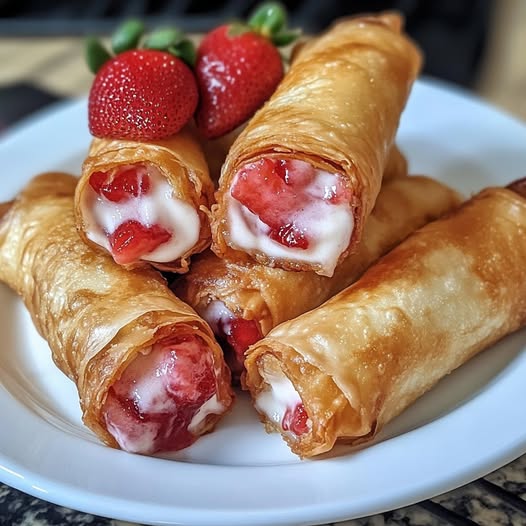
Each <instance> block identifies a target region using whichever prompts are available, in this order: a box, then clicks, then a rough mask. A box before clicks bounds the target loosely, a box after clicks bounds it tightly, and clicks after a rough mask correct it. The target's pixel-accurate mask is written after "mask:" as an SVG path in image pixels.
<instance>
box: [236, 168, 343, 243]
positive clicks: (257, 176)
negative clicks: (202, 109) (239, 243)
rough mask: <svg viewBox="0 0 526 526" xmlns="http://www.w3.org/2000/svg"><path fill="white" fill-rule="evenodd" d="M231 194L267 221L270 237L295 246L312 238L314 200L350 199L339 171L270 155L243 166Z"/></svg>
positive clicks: (317, 201) (339, 201)
mask: <svg viewBox="0 0 526 526" xmlns="http://www.w3.org/2000/svg"><path fill="white" fill-rule="evenodd" d="M327 175H328V176H329V177H327ZM231 195H232V197H233V198H234V199H236V200H237V201H238V202H239V203H241V204H242V205H243V206H245V207H246V208H247V209H248V210H249V211H250V212H252V213H253V214H255V215H256V216H257V217H258V218H259V219H260V220H261V221H262V222H263V223H264V224H265V225H267V227H268V231H267V233H266V235H267V236H268V237H269V238H270V239H272V240H273V241H276V242H277V243H279V244H281V245H283V246H285V247H288V248H292V249H299V250H307V249H308V248H309V247H310V245H311V244H312V243H313V241H315V239H313V237H315V234H314V232H312V229H310V224H309V223H311V217H309V216H310V214H309V212H310V211H311V210H312V209H313V208H314V209H315V208H316V204H317V203H319V202H324V203H326V204H330V205H337V204H343V203H348V202H349V200H350V191H349V190H348V188H347V187H346V186H345V182H344V179H343V178H342V177H341V176H340V175H338V174H328V173H327V172H323V171H321V170H317V169H316V168H314V167H313V166H311V165H310V164H309V163H306V162H304V161H298V160H281V159H273V158H263V159H260V160H258V161H255V162H253V163H249V164H246V165H245V166H243V168H241V170H239V172H238V173H237V174H236V177H235V180H234V184H233V186H232V190H231ZM320 219H322V218H321V217H320Z"/></svg>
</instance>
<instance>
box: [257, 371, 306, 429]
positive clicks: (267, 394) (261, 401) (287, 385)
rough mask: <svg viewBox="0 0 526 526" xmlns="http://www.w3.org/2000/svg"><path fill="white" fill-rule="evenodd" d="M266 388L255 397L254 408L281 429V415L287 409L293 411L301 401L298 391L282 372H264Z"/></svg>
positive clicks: (282, 415)
mask: <svg viewBox="0 0 526 526" xmlns="http://www.w3.org/2000/svg"><path fill="white" fill-rule="evenodd" d="M265 381H266V383H267V385H268V389H266V390H265V391H261V392H260V393H259V394H258V395H257V397H256V399H255V404H254V405H255V407H256V409H257V410H258V411H259V412H260V413H262V414H264V415H266V417H267V418H268V419H269V420H270V421H271V422H272V423H274V424H276V426H278V427H279V429H281V430H282V429H283V417H284V416H285V413H286V412H287V410H290V411H293V410H294V409H295V407H296V406H297V405H298V404H301V403H302V400H301V398H300V395H299V394H298V391H296V389H295V388H294V385H293V384H292V382H291V381H290V380H289V379H288V378H287V376H285V375H284V374H280V375H274V374H265Z"/></svg>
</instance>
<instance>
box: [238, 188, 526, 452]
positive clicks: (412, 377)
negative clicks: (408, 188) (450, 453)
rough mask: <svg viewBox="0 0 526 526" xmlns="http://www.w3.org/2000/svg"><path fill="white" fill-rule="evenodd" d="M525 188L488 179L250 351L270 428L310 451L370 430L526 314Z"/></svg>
mask: <svg viewBox="0 0 526 526" xmlns="http://www.w3.org/2000/svg"><path fill="white" fill-rule="evenodd" d="M525 232H526V200H525V198H524V197H522V196H520V195H518V194H517V193H516V192H514V191H512V190H510V189H506V188H489V189H486V190H484V191H482V192H480V193H479V194H478V195H476V196H475V197H473V198H472V199H470V200H469V201H468V202H466V203H465V204H464V205H462V206H461V207H460V208H459V209H457V210H456V211H454V212H452V213H450V214H448V215H446V216H445V217H443V218H441V219H438V220H437V221H434V222H432V223H429V224H428V225H426V226H424V227H422V228H421V229H419V230H417V231H416V232H415V233H414V234H412V235H410V236H409V237H408V238H407V239H406V240H405V241H403V242H402V243H401V244H400V245H398V246H397V247H396V248H394V249H393V250H392V251H391V252H389V253H388V254H387V255H386V256H384V257H383V258H381V259H380V260H379V261H378V262H377V263H376V264H375V265H373V266H372V267H370V268H369V270H367V272H365V274H364V275H363V276H362V277H361V278H360V279H359V280H358V281H357V282H355V283H354V284H353V285H351V286H350V287H349V288H347V289H345V290H344V291H342V292H340V293H339V294H338V295H336V296H334V297H333V298H332V299H330V300H329V301H327V302H326V303H325V304H323V305H322V306H320V307H318V308H317V309H314V310H312V311H310V312H308V313H306V314H304V315H302V316H300V317H298V318H296V319H295V320H291V321H288V322H285V323H283V324H281V325H279V326H278V327H276V328H275V329H273V330H272V331H271V332H270V333H269V334H268V335H267V337H266V338H265V339H263V340H261V341H260V342H258V343H257V344H256V345H254V346H253V347H251V348H250V349H249V351H248V356H247V359H246V361H245V366H246V370H247V373H246V378H245V381H246V385H247V387H248V389H249V390H250V392H251V394H252V396H253V399H254V403H255V407H256V409H257V410H258V411H259V412H260V415H261V417H262V419H263V421H264V423H265V425H266V427H267V429H268V430H275V431H278V432H280V433H281V434H282V436H283V438H284V439H285V440H286V441H287V443H288V444H289V446H290V447H291V449H292V451H294V452H295V453H297V454H298V455H300V456H302V457H311V456H314V455H318V454H320V453H324V452H326V451H329V450H330V449H331V448H332V447H333V445H334V444H335V442H336V441H344V442H348V443H351V444H355V443H359V442H365V441H369V440H371V439H372V438H373V437H374V436H375V435H376V434H377V432H378V431H379V430H380V429H381V428H382V427H383V426H384V425H385V424H386V423H387V422H389V421H390V420H392V419H393V418H394V417H396V416H397V415H398V414H399V413H400V412H401V411H403V410H404V409H405V408H406V407H407V406H408V405H410V404H411V403H412V402H413V401H414V400H415V399H417V398H418V397H419V396H421V395H422V394H424V393H425V392H426V391H428V390H429V389H431V388H432V387H433V385H435V384H436V383H437V382H438V381H439V380H440V379H441V378H442V377H444V376H445V375H447V374H448V373H450V372H451V371H452V370H454V369H455V368H457V367H459V366H460V365H462V364H463V363H464V362H466V361H467V360H469V359H470V358H471V357H472V356H474V355H475V354H477V353H478V352H480V351H481V350H482V349H485V348H487V347H488V346H490V345H492V344H493V343H495V342H496V341H497V340H499V339H500V338H502V337H504V336H505V335H507V334H508V333H510V332H512V331H515V330H517V329H519V328H520V327H522V326H523V325H524V324H525V322H526V300H525V298H526V281H525V280H524V267H525V265H526V243H524V235H525Z"/></svg>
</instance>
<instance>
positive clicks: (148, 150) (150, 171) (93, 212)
mask: <svg viewBox="0 0 526 526" xmlns="http://www.w3.org/2000/svg"><path fill="white" fill-rule="evenodd" d="M213 192H214V183H213V181H212V179H211V178H210V174H209V169H208V165H207V161H206V159H205V155H204V153H203V151H202V148H201V145H200V142H199V139H198V138H197V136H196V135H195V133H194V131H193V130H191V129H190V128H189V127H186V128H185V129H183V130H182V131H181V132H179V133H178V134H176V135H174V136H173V137H170V138H168V139H160V140H156V141H152V142H135V141H130V140H120V139H99V138H95V139H93V141H92V143H91V146H90V149H89V152H88V156H87V158H86V159H85V161H84V164H83V167H82V177H81V179H80V182H79V184H78V187H77V191H76V195H75V213H76V221H77V227H78V230H79V233H80V236H81V238H82V239H83V241H84V242H85V243H87V244H88V245H89V246H91V247H92V248H94V249H98V250H103V251H105V252H107V253H109V254H111V255H112V256H113V258H114V260H115V261H116V262H117V263H119V264H121V265H124V266H126V267H127V268H130V267H134V266H145V265H148V264H150V265H152V266H154V267H156V268H157V269H159V270H167V271H172V272H186V271H187V270H188V266H189V258H190V256H191V255H192V254H195V253H197V252H201V251H202V250H204V249H205V248H206V247H208V246H209V245H210V221H209V216H208V214H209V208H210V206H211V204H212V200H213Z"/></svg>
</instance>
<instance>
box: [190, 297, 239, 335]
mask: <svg viewBox="0 0 526 526" xmlns="http://www.w3.org/2000/svg"><path fill="white" fill-rule="evenodd" d="M196 310H197V312H198V314H199V315H200V316H201V318H203V319H204V320H205V321H206V323H208V325H210V327H211V329H212V331H213V332H214V334H215V335H216V336H217V335H222V334H223V333H225V334H226V335H227V336H228V335H229V334H230V331H231V323H232V320H233V319H234V313H233V312H232V311H231V310H230V309H228V308H227V306H226V305H225V304H224V303H223V302H222V301H220V300H212V301H211V302H210V303H208V304H207V305H206V306H205V307H204V308H197V309H196Z"/></svg>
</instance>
